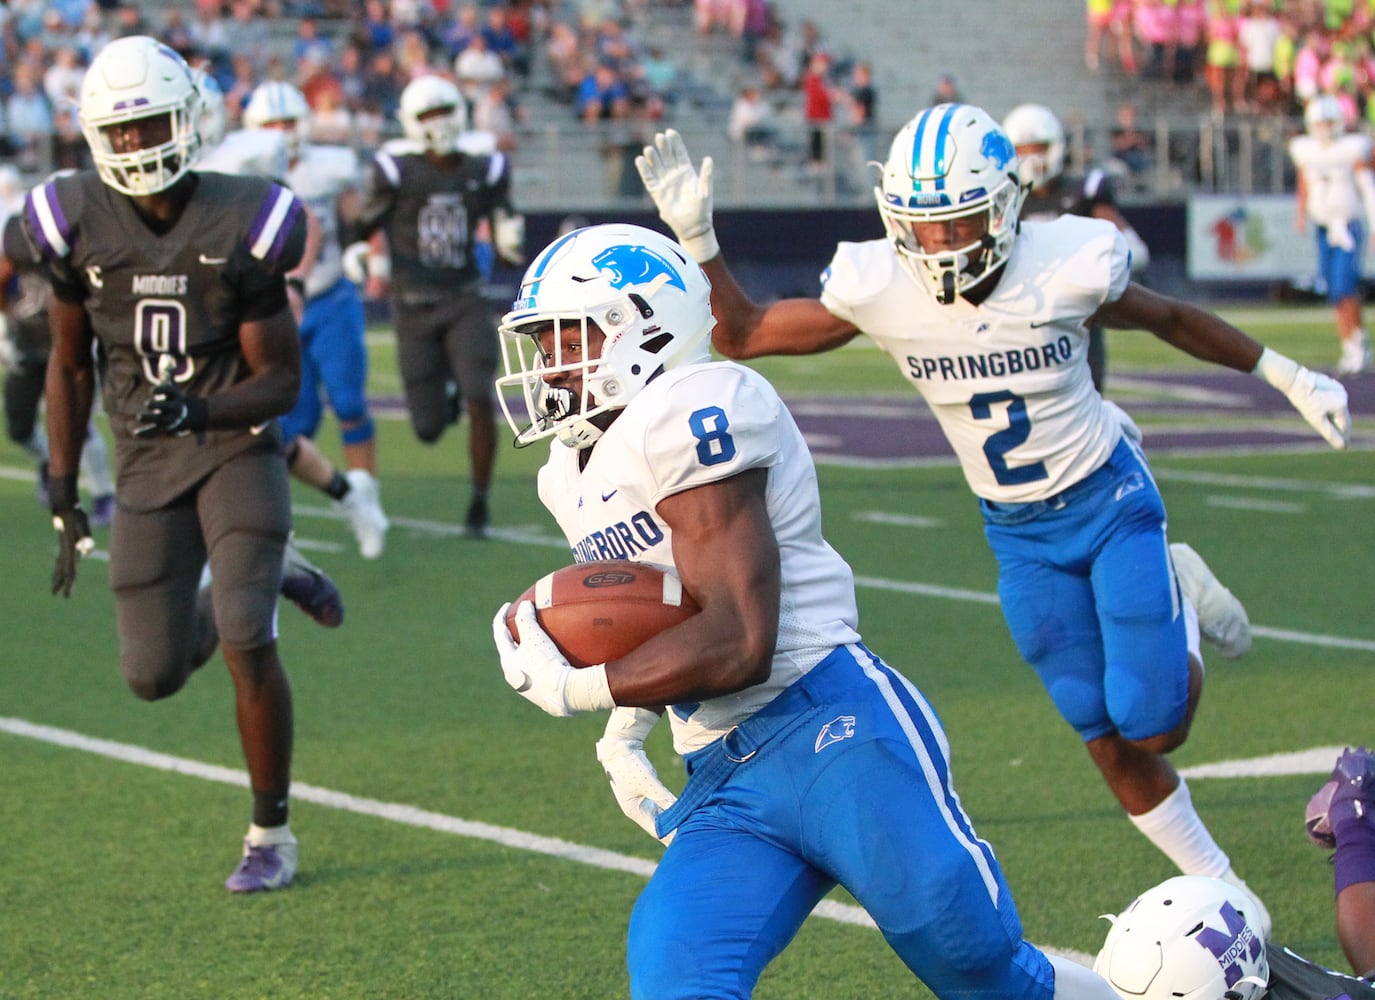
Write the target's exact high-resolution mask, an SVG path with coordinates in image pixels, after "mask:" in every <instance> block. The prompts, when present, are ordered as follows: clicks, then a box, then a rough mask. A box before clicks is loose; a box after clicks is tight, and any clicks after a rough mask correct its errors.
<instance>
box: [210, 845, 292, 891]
mask: <svg viewBox="0 0 1375 1000" xmlns="http://www.w3.org/2000/svg"><path fill="white" fill-rule="evenodd" d="M295 874H296V839H295V838H294V837H293V838H292V839H291V841H290V842H288V843H285V844H250V843H249V842H248V841H247V840H246V839H245V840H244V842H243V857H242V858H241V859H240V860H239V866H238V867H237V868H235V869H234V873H233V874H232V875H230V876H229V878H227V879H225V881H224V887H225V888H226V889H228V890H229V891H230V892H270V891H272V890H273V889H285V888H286V887H287V886H288V885H290V884H291V879H292V877H293V876H294V875H295Z"/></svg>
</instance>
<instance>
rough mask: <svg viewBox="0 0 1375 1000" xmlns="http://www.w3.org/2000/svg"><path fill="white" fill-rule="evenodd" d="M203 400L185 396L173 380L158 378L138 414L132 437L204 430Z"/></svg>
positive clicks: (204, 408) (204, 412)
mask: <svg viewBox="0 0 1375 1000" xmlns="http://www.w3.org/2000/svg"><path fill="white" fill-rule="evenodd" d="M206 411H207V407H206V404H205V400H203V399H201V398H199V397H197V396H187V395H186V394H185V393H183V392H182V391H181V390H180V389H179V388H177V386H176V384H175V383H173V382H160V383H158V384H157V385H156V386H154V388H153V394H152V395H151V396H149V397H148V402H146V403H144V404H143V409H142V410H140V411H139V414H138V420H139V422H138V426H136V427H135V428H134V437H141V438H149V437H161V436H163V435H171V434H190V433H191V432H192V431H203V430H205V420H206Z"/></svg>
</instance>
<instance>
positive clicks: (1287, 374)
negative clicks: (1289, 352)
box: [1093, 283, 1351, 448]
mask: <svg viewBox="0 0 1375 1000" xmlns="http://www.w3.org/2000/svg"><path fill="white" fill-rule="evenodd" d="M1093 322H1097V323H1101V324H1102V325H1103V326H1108V327H1115V328H1118V329H1141V330H1149V331H1150V332H1151V333H1153V334H1155V336H1157V337H1159V338H1160V339H1161V340H1163V341H1165V343H1167V344H1169V345H1171V346H1172V347H1176V348H1178V349H1179V350H1181V351H1184V352H1185V353H1186V354H1191V355H1193V356H1194V357H1196V358H1199V359H1200V360H1203V361H1211V362H1212V363H1213V364H1217V365H1224V366H1226V367H1228V368H1234V369H1236V370H1237V371H1241V372H1250V373H1251V374H1253V375H1255V376H1257V377H1258V378H1261V379H1264V380H1265V381H1266V382H1268V383H1269V384H1270V385H1272V386H1274V387H1275V388H1276V389H1278V390H1279V391H1280V392H1282V393H1284V395H1285V397H1286V398H1287V399H1288V400H1289V402H1290V403H1291V404H1292V405H1293V407H1294V409H1296V410H1298V411H1299V414H1300V415H1301V416H1302V417H1303V418H1304V419H1305V420H1307V421H1308V423H1309V424H1310V425H1311V426H1312V427H1313V428H1314V429H1315V430H1316V431H1317V432H1318V433H1319V434H1321V435H1322V437H1323V440H1324V441H1326V442H1327V443H1328V444H1330V445H1331V446H1332V447H1334V448H1345V447H1346V445H1347V442H1348V440H1349V439H1350V436H1351V412H1350V409H1349V407H1348V404H1347V397H1346V389H1345V388H1344V387H1343V386H1342V384H1341V383H1340V382H1338V381H1336V380H1335V379H1332V378H1329V377H1328V376H1326V375H1322V374H1320V373H1318V372H1314V371H1310V370H1309V369H1307V368H1305V367H1303V366H1302V365H1300V364H1299V363H1298V362H1296V361H1293V360H1291V359H1290V358H1286V357H1285V356H1284V355H1282V354H1280V353H1278V352H1277V351H1273V350H1271V349H1270V348H1268V347H1265V346H1263V345H1262V344H1260V343H1259V342H1257V341H1256V340H1253V339H1252V338H1251V337H1249V336H1247V335H1246V334H1245V333H1243V332H1242V331H1241V330H1238V329H1237V328H1236V327H1234V326H1232V324H1230V323H1228V322H1227V321H1226V320H1224V319H1222V317H1220V316H1217V315H1214V314H1213V313H1210V312H1208V311H1206V310H1203V309H1200V308H1198V307H1197V306H1194V305H1190V304H1189V303H1187V302H1182V301H1180V300H1179V299H1174V298H1170V297H1169V296H1166V295H1161V294H1159V293H1158V292H1153V291H1151V290H1150V289H1148V288H1145V287H1144V286H1142V285H1138V284H1135V283H1132V284H1129V285H1128V286H1127V290H1126V291H1125V292H1123V293H1122V297H1121V298H1119V299H1118V300H1117V301H1116V302H1110V303H1107V304H1106V305H1104V306H1103V307H1102V308H1101V309H1099V310H1098V312H1097V313H1096V314H1095V316H1094V319H1093Z"/></svg>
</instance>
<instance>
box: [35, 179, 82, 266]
mask: <svg viewBox="0 0 1375 1000" xmlns="http://www.w3.org/2000/svg"><path fill="white" fill-rule="evenodd" d="M66 180H67V178H55V179H53V180H50V181H45V182H44V183H42V184H39V185H38V186H37V187H34V188H33V189H31V190H30V191H29V193H28V194H26V195H25V196H24V217H25V219H26V220H27V222H28V224H29V231H30V232H31V233H32V234H33V239H34V243H35V245H36V246H37V249H38V252H39V253H40V254H42V255H43V256H44V257H46V258H48V259H49V260H60V259H62V258H64V257H67V256H69V255H70V254H71V252H72V244H71V240H72V231H73V226H72V224H71V221H70V220H71V218H72V216H71V214H70V213H69V212H67V211H64V210H63V206H62V203H61V200H60V198H59V196H58V187H59V185H61V186H62V187H63V188H64V189H68V190H70V189H71V188H73V187H74V185H67V184H65V183H63V182H64V181H66ZM68 207H69V208H70V206H68Z"/></svg>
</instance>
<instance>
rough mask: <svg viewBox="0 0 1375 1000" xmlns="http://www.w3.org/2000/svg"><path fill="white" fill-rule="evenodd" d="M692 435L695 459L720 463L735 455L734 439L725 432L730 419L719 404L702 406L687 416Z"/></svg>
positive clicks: (709, 462)
mask: <svg viewBox="0 0 1375 1000" xmlns="http://www.w3.org/2000/svg"><path fill="white" fill-rule="evenodd" d="M688 426H689V427H691V428H692V436H693V437H695V438H696V439H697V461H699V462H701V463H702V464H703V465H720V464H721V463H722V462H729V461H730V460H731V459H732V458H734V457H735V439H734V438H732V437H731V436H730V434H728V433H727V429H728V428H729V427H730V421H729V420H727V419H726V411H725V410H723V409H721V407H719V406H704V407H702V408H701V409H700V410H697V411H695V412H694V413H693V414H692V415H691V416H690V417H688Z"/></svg>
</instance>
